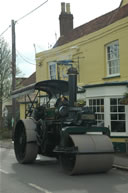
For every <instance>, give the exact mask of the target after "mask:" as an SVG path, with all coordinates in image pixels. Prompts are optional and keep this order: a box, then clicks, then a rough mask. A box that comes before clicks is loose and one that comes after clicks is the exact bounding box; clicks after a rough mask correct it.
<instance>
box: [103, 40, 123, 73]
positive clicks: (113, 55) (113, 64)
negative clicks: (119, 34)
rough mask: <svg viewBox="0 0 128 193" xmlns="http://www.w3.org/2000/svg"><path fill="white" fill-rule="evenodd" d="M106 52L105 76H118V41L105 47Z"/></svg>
mask: <svg viewBox="0 0 128 193" xmlns="http://www.w3.org/2000/svg"><path fill="white" fill-rule="evenodd" d="M106 51H107V75H108V76H114V75H119V74H120V58H119V41H114V42H112V43H110V44H108V45H107V46H106Z"/></svg>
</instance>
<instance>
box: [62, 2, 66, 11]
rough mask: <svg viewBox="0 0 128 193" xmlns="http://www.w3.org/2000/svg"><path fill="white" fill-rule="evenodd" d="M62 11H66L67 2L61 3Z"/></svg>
mask: <svg viewBox="0 0 128 193" xmlns="http://www.w3.org/2000/svg"><path fill="white" fill-rule="evenodd" d="M61 13H65V3H64V2H62V3H61Z"/></svg>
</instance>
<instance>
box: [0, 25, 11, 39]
mask: <svg viewBox="0 0 128 193" xmlns="http://www.w3.org/2000/svg"><path fill="white" fill-rule="evenodd" d="M10 27H11V25H9V26H8V28H6V29H5V30H4V31H3V32H2V33H1V34H0V37H1V36H2V35H3V34H4V33H5V32H6V31H8V29H9V28H10Z"/></svg>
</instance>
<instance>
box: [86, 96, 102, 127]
mask: <svg viewBox="0 0 128 193" xmlns="http://www.w3.org/2000/svg"><path fill="white" fill-rule="evenodd" d="M89 107H91V109H92V111H93V112H94V113H95V115H96V121H97V125H101V126H104V99H90V100H89Z"/></svg>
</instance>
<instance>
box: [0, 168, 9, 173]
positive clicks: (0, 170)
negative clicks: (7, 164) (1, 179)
mask: <svg viewBox="0 0 128 193" xmlns="http://www.w3.org/2000/svg"><path fill="white" fill-rule="evenodd" d="M0 172H2V173H3V174H9V173H8V172H6V171H5V170H2V169H0Z"/></svg>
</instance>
